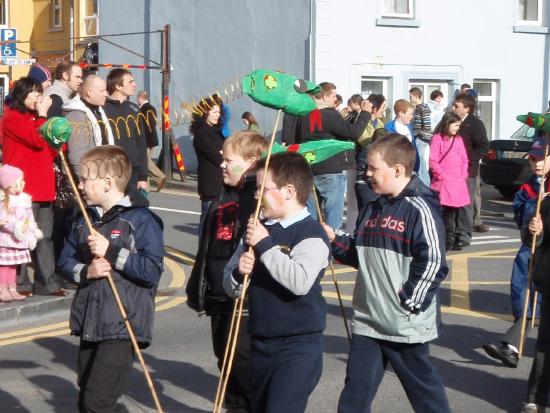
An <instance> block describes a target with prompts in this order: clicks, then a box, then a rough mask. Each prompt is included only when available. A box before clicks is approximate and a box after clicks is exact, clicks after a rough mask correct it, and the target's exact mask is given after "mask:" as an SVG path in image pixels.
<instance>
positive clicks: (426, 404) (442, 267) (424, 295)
mask: <svg viewBox="0 0 550 413" xmlns="http://www.w3.org/2000/svg"><path fill="white" fill-rule="evenodd" d="M415 161H416V150H415V148H414V146H413V144H412V143H411V142H410V141H409V140H408V139H407V138H406V137H405V136H403V135H399V134H396V133H393V134H389V135H387V136H385V137H384V138H383V139H379V140H377V141H376V142H374V143H373V144H372V145H371V146H369V153H368V162H367V164H368V169H367V178H368V179H369V181H370V182H371V184H372V189H373V191H374V192H376V193H377V194H378V195H379V196H378V198H376V199H374V200H372V201H370V202H369V203H368V204H367V206H366V207H365V208H364V209H363V210H362V211H360V212H359V219H358V220H357V222H358V224H357V229H356V230H355V234H354V236H353V237H352V236H349V235H347V234H344V235H340V236H335V234H334V231H333V230H332V229H331V228H329V227H328V226H325V229H326V231H327V235H328V237H329V239H330V240H331V241H332V244H331V246H332V253H333V254H334V258H335V259H337V260H338V261H340V262H342V263H344V264H347V265H350V266H352V267H355V268H357V269H358V272H357V280H356V283H355V290H354V292H353V324H352V330H353V331H352V332H353V334H352V339H351V349H350V353H349V357H348V364H347V371H346V382H345V387H344V389H343V390H342V393H341V395H340V401H339V404H338V412H339V413H367V412H370V411H371V404H372V401H373V399H374V397H375V396H376V391H377V390H378V386H379V385H380V382H381V381H382V378H383V376H384V371H385V370H386V367H387V365H388V363H390V364H391V365H392V367H393V370H394V371H395V374H396V375H397V377H398V378H399V380H400V381H401V383H402V385H403V387H404V389H405V392H406V393H407V397H408V398H409V401H410V402H411V404H412V407H413V410H414V411H415V412H422V413H436V412H437V413H449V412H450V408H449V402H448V400H447V396H446V394H445V388H444V387H443V383H442V382H441V379H440V377H439V375H438V374H437V371H436V370H435V368H434V367H433V366H432V364H431V362H430V359H429V342H430V341H432V340H434V339H436V338H437V336H438V322H437V311H438V305H439V304H438V302H437V295H436V292H437V289H438V288H439V285H440V284H441V281H443V279H444V278H445V276H446V275H447V272H448V267H447V263H446V262H445V228H444V226H443V220H442V219H441V216H440V213H439V202H438V200H437V194H435V193H434V192H433V191H432V190H431V189H429V188H428V187H427V186H425V185H423V184H422V183H421V182H420V179H419V178H418V177H417V176H415V175H413V169H414V165H415Z"/></svg>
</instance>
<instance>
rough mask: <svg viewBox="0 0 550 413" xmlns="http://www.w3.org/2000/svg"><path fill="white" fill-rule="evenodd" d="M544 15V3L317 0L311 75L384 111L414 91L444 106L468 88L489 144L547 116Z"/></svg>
mask: <svg viewBox="0 0 550 413" xmlns="http://www.w3.org/2000/svg"><path fill="white" fill-rule="evenodd" d="M549 14H550V1H548V0H460V1H456V0H317V1H316V2H315V13H314V19H315V34H314V36H315V38H314V42H313V47H314V61H313V62H312V70H311V71H312V73H313V74H314V76H315V80H316V81H317V82H321V81H331V82H333V83H335V84H336V86H337V88H338V93H339V94H341V95H342V96H343V97H344V101H345V100H346V99H347V98H348V97H349V96H351V95H352V94H354V93H360V94H362V95H363V96H365V97H366V96H368V95H369V94H370V93H382V94H384V96H386V98H387V102H388V106H389V107H390V108H391V107H392V106H393V102H394V101H395V100H397V99H400V98H405V99H408V90H409V89H410V88H411V87H412V86H418V87H420V88H421V89H423V90H424V100H425V101H427V100H428V99H429V95H430V93H431V91H433V90H434V89H440V90H441V91H442V92H443V94H444V96H445V101H448V99H452V97H453V94H454V93H455V90H456V89H458V88H460V85H461V84H463V83H469V84H470V85H472V86H473V88H474V89H476V90H477V92H478V94H479V98H478V100H479V113H480V117H481V118H482V120H483V122H484V123H485V125H486V127H487V132H488V135H489V138H490V139H495V138H503V137H509V136H510V135H511V134H512V133H513V132H514V131H515V130H516V129H517V128H518V127H519V126H520V124H519V123H518V122H517V121H516V120H515V117H516V115H518V114H520V113H525V112H528V111H533V112H540V111H545V110H546V108H547V106H548V95H549V93H548V90H549V85H548V78H549V67H550V63H549V62H550V36H549V34H548V33H549V30H548V24H550V18H549Z"/></svg>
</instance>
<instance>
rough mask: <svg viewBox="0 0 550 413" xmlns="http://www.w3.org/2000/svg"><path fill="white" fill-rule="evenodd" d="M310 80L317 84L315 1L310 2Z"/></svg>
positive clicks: (310, 0)
mask: <svg viewBox="0 0 550 413" xmlns="http://www.w3.org/2000/svg"><path fill="white" fill-rule="evenodd" d="M308 43H309V51H308V52H309V80H310V81H312V82H315V0H309V42H308Z"/></svg>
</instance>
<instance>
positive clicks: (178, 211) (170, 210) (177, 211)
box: [149, 206, 201, 215]
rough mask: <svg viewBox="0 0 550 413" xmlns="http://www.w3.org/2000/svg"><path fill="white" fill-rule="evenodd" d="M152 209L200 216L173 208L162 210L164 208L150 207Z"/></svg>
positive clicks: (197, 213) (198, 213) (196, 213)
mask: <svg viewBox="0 0 550 413" xmlns="http://www.w3.org/2000/svg"><path fill="white" fill-rule="evenodd" d="M149 208H150V209H154V210H156V211H166V212H175V213H177V214H187V215H200V214H201V213H200V212H196V211H187V210H185V209H172V208H162V207H153V206H152V207H149Z"/></svg>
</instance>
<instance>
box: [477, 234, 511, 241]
mask: <svg viewBox="0 0 550 413" xmlns="http://www.w3.org/2000/svg"><path fill="white" fill-rule="evenodd" d="M497 238H508V237H507V236H506V235H482V236H480V237H478V236H475V237H473V239H474V240H479V239H497Z"/></svg>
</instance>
